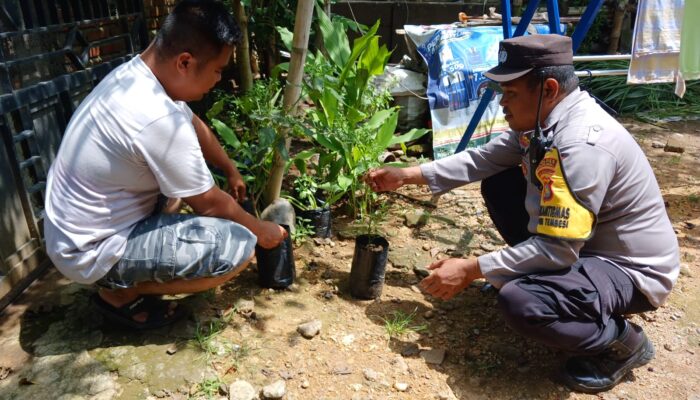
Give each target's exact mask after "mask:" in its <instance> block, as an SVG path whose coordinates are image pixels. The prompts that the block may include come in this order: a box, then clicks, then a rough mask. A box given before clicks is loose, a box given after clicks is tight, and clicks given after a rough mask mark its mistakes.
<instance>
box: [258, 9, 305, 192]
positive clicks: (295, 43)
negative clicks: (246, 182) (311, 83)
mask: <svg viewBox="0 0 700 400" xmlns="http://www.w3.org/2000/svg"><path fill="white" fill-rule="evenodd" d="M313 12H314V1H313V0H299V2H298V3H297V11H296V18H295V20H294V38H293V39H292V58H291V60H290V63H289V75H287V85H286V86H285V88H284V109H285V110H286V112H287V113H289V114H291V115H294V114H295V113H296V111H297V103H298V102H299V97H300V96H301V79H302V77H303V75H304V63H305V61H306V51H307V49H308V46H309V31H310V29H311V21H312V19H313ZM278 134H280V135H282V136H283V138H284V141H285V146H286V147H287V150H289V144H290V143H289V142H290V140H289V138H287V134H286V132H279V133H278ZM284 166H285V160H284V159H283V158H282V155H281V154H280V153H279V151H278V150H277V149H275V154H274V161H273V165H272V171H271V173H270V180H268V181H267V187H266V188H265V201H267V202H268V204H269V203H271V202H273V201H274V200H275V199H277V198H279V197H280V190H281V189H282V178H283V175H284Z"/></svg>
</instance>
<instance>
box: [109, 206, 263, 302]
mask: <svg viewBox="0 0 700 400" xmlns="http://www.w3.org/2000/svg"><path fill="white" fill-rule="evenodd" d="M256 241H257V238H256V237H255V235H253V234H252V233H251V232H250V231H249V230H248V229H246V228H245V227H244V226H242V225H239V224H237V223H235V222H232V221H229V220H225V219H219V218H210V217H200V216H197V215H186V214H160V213H157V214H153V215H152V216H150V217H148V218H146V219H144V220H143V221H141V222H139V223H138V224H137V225H136V227H135V228H134V230H133V231H132V232H131V234H130V235H129V238H128V240H127V243H126V250H125V252H124V255H123V256H122V258H121V259H120V260H119V261H118V262H117V263H116V264H115V265H114V266H113V267H112V269H111V270H110V271H109V272H108V273H107V275H105V276H104V277H102V279H100V280H99V281H97V284H98V285H100V286H103V287H106V288H110V289H125V288H129V287H134V286H136V284H137V283H139V282H148V281H155V282H161V283H162V282H168V281H172V280H175V279H196V278H211V277H216V276H220V275H225V274H228V273H231V272H233V271H235V270H236V269H238V268H241V267H242V266H243V264H244V263H245V262H246V261H247V260H248V259H249V258H251V257H252V256H253V254H254V251H255V243H256Z"/></svg>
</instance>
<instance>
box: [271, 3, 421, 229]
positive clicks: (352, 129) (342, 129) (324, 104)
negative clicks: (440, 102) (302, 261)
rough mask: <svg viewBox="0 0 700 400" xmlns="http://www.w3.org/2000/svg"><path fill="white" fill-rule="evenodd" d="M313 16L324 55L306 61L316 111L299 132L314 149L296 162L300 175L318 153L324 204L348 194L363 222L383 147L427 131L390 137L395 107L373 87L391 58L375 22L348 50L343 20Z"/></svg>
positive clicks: (308, 91)
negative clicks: (367, 180)
mask: <svg viewBox="0 0 700 400" xmlns="http://www.w3.org/2000/svg"><path fill="white" fill-rule="evenodd" d="M317 17H318V20H319V27H320V33H321V35H322V36H323V39H324V45H325V48H326V52H325V53H322V52H320V51H319V52H316V53H315V54H314V53H312V54H310V55H309V56H308V59H307V63H306V68H305V70H306V71H307V77H306V79H305V80H304V92H305V94H306V96H307V97H308V98H309V100H311V102H312V103H313V104H314V107H311V108H309V109H308V110H307V114H306V116H307V123H306V126H305V127H304V130H303V132H304V134H305V135H306V136H307V137H310V138H312V139H313V140H314V142H315V143H316V144H317V147H316V148H315V149H314V150H313V151H307V152H305V153H302V154H301V155H298V156H297V157H296V158H295V161H294V162H295V165H296V166H297V168H299V169H300V171H301V172H302V175H303V174H304V173H305V172H307V171H308V169H309V167H308V166H307V165H309V163H307V160H308V159H309V158H310V157H311V156H312V155H314V154H318V162H317V163H315V164H313V166H312V168H313V175H314V176H315V179H316V180H317V182H319V185H318V187H319V188H320V189H322V190H323V191H324V192H325V193H326V195H327V200H328V203H331V204H332V203H334V202H335V201H337V200H338V199H340V198H341V197H342V196H344V195H346V194H350V196H349V199H348V200H349V203H350V206H351V209H352V211H353V214H354V215H355V216H358V215H361V217H360V219H364V218H368V217H370V216H371V215H373V214H372V213H371V212H369V211H367V210H370V208H371V205H370V204H369V203H371V202H372V201H373V199H374V198H375V197H374V196H372V195H371V194H370V193H369V191H368V190H367V189H366V188H365V187H364V183H363V181H362V178H363V176H364V175H365V174H366V173H367V171H369V170H370V169H371V168H374V167H377V166H379V161H378V158H379V156H380V155H381V153H382V152H383V151H385V149H386V148H387V147H389V146H391V145H394V144H399V143H405V142H407V141H410V140H415V139H417V138H419V137H421V136H422V135H424V134H425V133H427V130H424V129H418V130H412V131H411V132H409V133H407V134H405V135H402V136H398V137H395V136H394V131H395V129H396V124H397V122H398V109H397V108H395V107H389V99H390V96H389V93H388V92H387V91H386V90H382V89H378V88H377V87H376V86H375V85H373V84H372V78H373V77H374V76H378V75H381V74H382V73H383V72H384V69H385V67H386V64H387V62H388V60H389V56H390V55H391V52H390V51H389V50H388V49H387V48H386V46H383V45H382V46H380V45H379V36H378V35H377V30H378V29H379V21H377V22H376V23H375V24H374V25H373V26H372V27H371V28H369V29H368V30H367V31H366V32H365V33H364V34H363V35H362V36H361V37H360V38H358V39H356V40H355V41H354V42H353V45H352V47H351V46H350V40H349V39H348V36H347V34H346V29H345V23H346V21H345V20H340V19H337V18H334V19H332V20H331V19H330V18H328V16H327V15H325V14H324V13H323V12H321V11H320V10H319V9H317ZM282 37H283V38H284V37H288V35H285V34H283V35H282ZM314 152H315V153H314ZM309 166H310V165H309ZM370 225H371V224H370Z"/></svg>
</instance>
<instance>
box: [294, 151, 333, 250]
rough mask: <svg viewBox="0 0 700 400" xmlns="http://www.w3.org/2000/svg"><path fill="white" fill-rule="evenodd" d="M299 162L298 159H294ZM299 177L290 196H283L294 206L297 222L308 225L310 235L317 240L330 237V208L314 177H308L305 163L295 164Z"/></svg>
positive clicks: (296, 178)
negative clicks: (317, 238)
mask: <svg viewBox="0 0 700 400" xmlns="http://www.w3.org/2000/svg"><path fill="white" fill-rule="evenodd" d="M294 160H295V161H296V160H300V159H299V158H295V159H294ZM296 164H301V165H297V169H299V172H300V176H298V177H295V179H294V183H293V187H292V195H286V196H284V197H285V198H286V199H287V200H289V202H290V203H292V205H293V206H294V209H295V211H296V215H297V220H298V221H301V222H302V223H306V224H309V226H310V228H311V230H312V231H313V233H312V235H313V236H314V237H319V238H328V237H331V227H332V220H331V208H330V203H329V202H327V201H326V197H325V196H324V195H323V193H322V191H321V189H320V188H319V184H318V183H317V182H316V178H315V176H312V175H309V174H308V171H307V169H306V166H305V163H304V162H302V163H296Z"/></svg>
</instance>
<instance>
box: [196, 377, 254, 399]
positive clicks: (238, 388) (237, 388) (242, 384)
mask: <svg viewBox="0 0 700 400" xmlns="http://www.w3.org/2000/svg"><path fill="white" fill-rule="evenodd" d="M228 392H229V399H230V400H255V399H257V398H258V393H257V391H256V390H255V388H254V387H253V385H251V384H250V383H248V382H246V381H243V380H237V381H235V382H233V383H232V384H231V385H230V386H229V388H228ZM190 394H194V393H192V392H191V391H190Z"/></svg>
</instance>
